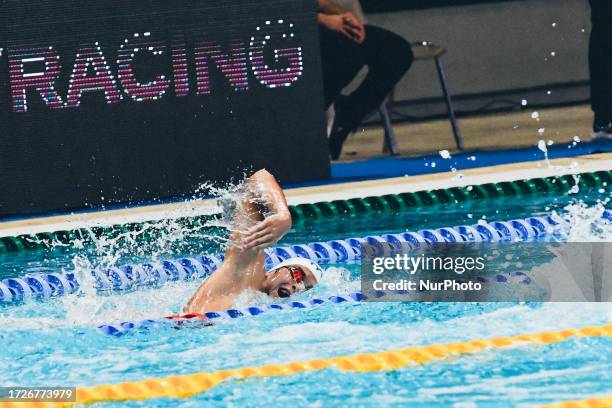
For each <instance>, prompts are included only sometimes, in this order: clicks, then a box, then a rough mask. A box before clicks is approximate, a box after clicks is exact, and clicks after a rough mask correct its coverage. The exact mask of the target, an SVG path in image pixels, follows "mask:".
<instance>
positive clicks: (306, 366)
mask: <svg viewBox="0 0 612 408" xmlns="http://www.w3.org/2000/svg"><path fill="white" fill-rule="evenodd" d="M591 336H599V337H612V324H607V325H605V326H599V327H584V328H579V329H569V330H560V331H555V332H550V331H549V332H542V333H536V334H523V335H519V336H513V337H496V338H492V339H481V340H471V341H465V342H456V343H447V344H433V345H429V346H413V347H408V348H404V349H396V350H387V351H382V352H376V353H364V354H356V355H349V356H340V357H331V358H321V359H314V360H310V361H294V362H289V363H279V364H269V365H264V366H253V367H242V368H232V369H225V370H219V371H214V372H209V373H208V372H200V373H194V374H186V375H174V376H169V377H164V378H150V379H146V380H142V381H130V382H123V383H118V384H108V385H99V386H95V387H88V388H77V398H76V399H77V400H76V403H79V404H92V403H96V402H112V401H135V400H146V399H153V398H188V397H191V396H193V395H196V394H199V393H202V392H204V391H207V390H209V389H210V388H212V387H214V386H215V385H217V384H219V383H221V382H224V381H227V380H243V379H247V378H253V377H258V378H266V377H279V376H288V375H293V374H296V373H300V372H313V371H319V370H323V369H332V368H335V369H338V370H340V371H343V372H358V373H364V372H373V371H383V370H397V369H399V368H403V367H406V366H414V365H421V364H427V363H431V362H435V361H440V360H442V359H448V358H450V357H458V356H461V355H465V354H474V353H477V352H481V351H484V350H491V349H500V348H506V347H510V346H516V345H521V344H532V345H538V344H553V343H559V342H562V341H564V340H566V339H568V338H571V337H591ZM72 404H73V403H64V404H58V403H35V404H31V405H29V404H27V403H9V404H8V405H4V406H6V407H21V408H23V407H34V406H36V407H65V406H71V405H72Z"/></svg>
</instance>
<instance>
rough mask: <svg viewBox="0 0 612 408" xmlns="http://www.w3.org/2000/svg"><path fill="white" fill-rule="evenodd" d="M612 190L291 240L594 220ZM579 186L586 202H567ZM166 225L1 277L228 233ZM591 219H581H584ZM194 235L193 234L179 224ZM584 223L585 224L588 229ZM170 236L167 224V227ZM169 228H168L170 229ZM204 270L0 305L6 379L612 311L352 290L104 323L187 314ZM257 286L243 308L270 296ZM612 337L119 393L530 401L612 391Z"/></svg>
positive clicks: (104, 379) (27, 261) (413, 337)
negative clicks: (360, 370) (110, 330)
mask: <svg viewBox="0 0 612 408" xmlns="http://www.w3.org/2000/svg"><path fill="white" fill-rule="evenodd" d="M608 196H609V191H605V192H603V193H602V192H597V193H593V192H582V193H579V194H578V195H575V196H572V197H568V196H562V197H552V196H547V197H530V198H527V199H525V200H524V201H522V202H520V203H517V202H516V201H515V200H508V199H505V200H495V201H482V202H474V203H472V204H470V205H471V206H467V205H456V206H447V207H437V208H435V207H425V208H422V209H419V210H416V211H414V212H410V213H401V214H392V215H387V216H382V215H379V216H375V217H368V218H364V219H353V220H351V221H350V222H349V221H347V220H335V221H332V222H330V221H326V222H325V223H316V222H313V223H309V224H300V225H296V226H295V228H294V230H293V231H292V232H291V233H290V234H289V235H288V236H287V237H286V239H285V240H284V241H285V242H295V243H298V242H299V243H302V242H310V241H314V240H319V239H334V238H346V237H349V236H365V235H369V234H380V233H384V232H399V231H404V230H406V229H409V230H416V229H419V228H423V227H426V226H427V227H437V226H448V225H460V224H465V223H475V222H476V221H477V220H478V219H480V218H482V217H483V216H486V217H487V219H488V220H495V219H499V220H504V219H509V218H516V217H525V216H529V215H534V214H543V213H548V212H550V211H553V210H557V211H559V212H562V211H563V212H568V211H569V213H570V215H571V216H572V217H574V218H576V219H578V220H580V222H577V223H576V225H578V226H584V225H587V226H588V224H589V223H592V222H593V223H594V222H596V218H597V216H596V215H595V213H596V212H597V211H596V210H597V208H596V201H597V200H598V199H599V200H600V201H601V200H605V199H607V198H608ZM577 199H582V200H583V201H585V203H586V204H585V206H584V207H577V206H574V207H571V208H569V209H564V207H565V206H566V205H567V204H569V203H571V202H575V201H576V200H577ZM170 224H171V223H167V224H164V225H163V226H162V227H160V228H162V230H163V229H164V228H165V230H164V231H165V232H167V233H172V234H177V235H176V237H177V238H176V239H174V236H172V237H170V239H165V238H164V239H161V240H158V241H155V242H152V243H150V244H144V243H143V242H141V241H139V239H138V238H137V237H136V238H134V239H125V240H123V241H121V239H120V240H118V241H117V240H116V241H112V242H111V241H108V240H107V241H105V240H104V239H102V240H101V241H98V242H96V244H95V245H92V246H89V247H85V248H55V249H53V250H46V251H31V252H23V253H20V254H17V255H15V254H12V255H11V254H9V255H3V258H2V277H6V276H16V275H22V274H24V273H31V272H41V271H52V272H56V271H57V269H58V268H65V269H72V268H88V267H90V266H92V265H97V264H100V263H106V264H107V263H118V264H122V263H124V262H128V261H132V260H139V259H147V258H148V257H151V256H161V257H168V256H177V257H178V256H179V255H185V254H192V253H199V252H198V251H200V252H201V251H212V252H214V251H218V250H219V242H220V241H222V238H223V234H222V233H221V234H220V235H219V234H213V235H212V236H211V235H210V234H209V232H208V230H200V231H195V232H194V231H184V230H182V229H180V228H178V227H177V228H178V229H173V226H172V225H170ZM578 229H580V228H578ZM181 234H182V235H181ZM585 234H586V235H585ZM589 234H593V233H592V229H590V228H586V229H584V230H580V231H575V234H574V235H572V234H570V236H571V237H573V238H572V239H576V240H585V239H587V238H590V239H593V240H605V241H610V240H611V239H612V235H610V231H609V230H604V231H603V232H601V231H599V232H598V233H597V234H596V235H589ZM162 235H163V234H162ZM166 238H168V237H166ZM358 271H359V266H358V265H355V264H336V265H333V267H329V268H328V270H327V271H326V275H325V279H324V281H323V283H322V284H321V285H319V286H317V287H315V288H314V289H313V290H312V291H310V292H308V293H305V294H302V295H300V298H302V299H308V298H309V297H325V296H330V295H332V294H344V293H350V292H355V291H358V290H359V280H358V275H359V274H358ZM198 285H199V282H175V283H170V284H166V285H165V286H163V287H161V288H154V289H153V288H150V289H141V290H138V291H135V292H131V293H125V294H113V295H101V294H96V293H95V290H93V289H92V288H87V287H85V288H84V293H81V294H79V295H71V296H67V297H62V298H56V299H51V300H47V301H44V302H42V301H28V302H26V303H24V304H20V305H4V306H0V326H1V327H2V330H1V331H0V347H1V351H0V378H2V383H3V385H21V386H23V385H31V386H43V385H56V386H93V385H98V384H104V383H117V382H123V381H138V380H143V379H146V378H151V377H163V376H168V375H176V374H189V373H194V372H211V371H215V370H219V369H223V368H235V367H243V366H250V365H264V364H271V363H285V362H290V361H296V360H308V359H314V358H325V357H333V356H340V355H352V354H356V353H361V352H376V351H383V350H387V349H397V348H404V347H409V346H415V345H428V344H432V343H448V342H453V341H465V340H472V339H480V338H490V337H498V336H512V335H518V334H523V333H535V332H541V331H546V330H561V329H567V328H578V327H583V326H591V325H592V326H596V325H602V324H607V323H610V322H612V305H610V304H607V303H601V304H595V303H591V304H589V303H533V304H515V303H353V304H346V303H343V304H325V305H321V306H320V307H315V308H312V309H307V310H299V309H298V310H290V311H283V312H278V313H269V314H263V315H260V316H257V317H248V318H247V317H245V318H240V319H235V320H227V321H216V322H215V325H214V326H211V327H197V325H187V327H183V328H181V329H177V328H176V327H175V326H173V325H168V324H165V325H164V324H162V325H157V326H155V327H153V328H151V329H149V330H136V331H134V332H131V333H129V334H127V335H124V336H119V337H115V336H106V335H102V334H100V333H99V332H98V331H97V329H96V325H97V324H100V323H116V322H120V321H124V320H139V319H146V318H157V317H160V316H164V315H169V314H176V313H177V312H179V311H180V309H181V306H182V305H183V304H184V302H185V301H186V299H187V298H188V297H189V296H190V294H191V293H192V292H193V291H194V290H195V288H196V287H197V286H198ZM270 302H271V301H270V299H267V298H265V297H264V296H263V295H258V294H246V295H244V296H242V297H241V299H240V300H239V302H238V303H239V304H238V305H237V306H238V307H244V306H247V305H254V304H267V303H270ZM610 373H612V339H610V338H575V339H570V340H568V341H564V342H561V343H557V344H551V345H546V346H534V345H529V346H520V347H515V348H511V349H506V350H491V351H486V352H483V353H479V354H477V355H473V356H464V357H461V358H456V359H452V360H445V361H439V362H434V363H430V364H426V365H423V366H417V367H408V368H404V369H400V370H396V371H392V372H374V373H366V374H357V373H344V372H340V371H337V370H335V369H328V370H323V371H320V372H313V373H302V374H298V375H293V376H288V377H279V378H266V379H249V380H245V381H238V382H227V383H225V384H221V385H219V386H217V387H214V388H213V389H211V390H209V391H207V392H205V393H202V394H200V395H197V396H194V397H192V398H189V399H185V400H177V399H160V400H155V401H144V402H130V403H122V404H108V405H109V406H115V405H116V406H119V405H121V406H185V407H200V406H203V405H205V404H206V405H213V406H215V405H217V406H227V405H235V406H241V407H242V406H261V405H264V404H266V405H269V406H281V405H283V406H284V405H287V404H293V405H296V406H333V405H340V404H342V405H344V404H351V405H356V406H379V405H381V404H397V405H404V406H421V407H431V406H449V407H450V406H454V407H472V406H483V407H488V406H496V407H499V406H532V405H535V404H540V403H546V402H555V401H560V400H565V399H584V398H589V397H593V396H601V395H610V394H612V381H611V378H610V377H611V374H610Z"/></svg>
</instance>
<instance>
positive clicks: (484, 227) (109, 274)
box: [0, 210, 612, 302]
mask: <svg viewBox="0 0 612 408" xmlns="http://www.w3.org/2000/svg"><path fill="white" fill-rule="evenodd" d="M602 218H604V219H606V220H608V221H612V211H610V210H605V211H604V214H603V217H602ZM556 224H557V222H556V221H554V220H553V219H552V217H551V216H549V215H547V216H542V217H529V218H525V219H514V220H509V221H495V222H491V223H486V222H482V223H479V224H474V225H461V226H456V227H444V228H437V229H424V230H420V231H418V232H402V233H398V234H384V235H369V236H366V237H362V238H347V239H337V240H332V241H322V242H313V243H309V244H299V245H289V246H282V247H276V248H270V249H268V250H266V251H265V254H266V267H267V268H268V269H269V268H272V267H273V266H274V265H276V264H278V263H280V262H282V261H283V260H284V259H287V258H289V257H293V256H301V257H304V258H308V259H311V260H313V261H315V262H318V263H328V264H332V263H336V262H346V261H353V260H358V259H360V257H361V249H360V245H361V243H362V242H365V243H376V242H389V243H408V244H410V245H412V246H414V247H417V246H420V245H427V244H431V243H439V242H499V241H527V240H530V239H534V238H539V237H545V236H547V237H550V236H554V233H555V230H554V226H555V225H556ZM222 262H223V257H222V255H212V256H208V255H206V256H199V257H192V258H180V259H176V260H162V261H156V262H147V263H143V264H129V265H124V266H119V267H112V268H105V269H94V270H92V271H91V274H92V275H93V276H94V279H95V282H96V287H97V289H98V290H100V291H109V290H129V289H134V288H137V287H143V286H145V287H146V286H156V285H161V284H163V283H165V282H167V281H185V280H194V279H202V278H204V277H206V276H208V275H210V274H211V273H212V272H213V271H215V270H216V269H217V268H218V267H219V265H221V263H222ZM78 288H79V282H78V280H77V278H76V276H75V274H74V273H65V274H61V273H52V274H40V275H26V276H23V277H19V278H11V279H4V280H2V281H0V301H3V302H14V301H21V300H24V299H26V298H31V297H34V298H49V297H54V296H62V295H65V294H70V293H74V292H76V291H77V290H78Z"/></svg>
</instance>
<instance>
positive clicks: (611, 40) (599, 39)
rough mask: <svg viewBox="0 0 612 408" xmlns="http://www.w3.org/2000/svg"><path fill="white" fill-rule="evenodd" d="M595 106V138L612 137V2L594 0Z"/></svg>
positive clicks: (592, 66)
mask: <svg viewBox="0 0 612 408" xmlns="http://www.w3.org/2000/svg"><path fill="white" fill-rule="evenodd" d="M590 3H591V22H592V29H591V39H590V43H589V70H590V73H591V108H592V109H593V113H594V114H595V119H594V121H593V138H594V139H597V138H606V139H612V3H611V2H610V0H590Z"/></svg>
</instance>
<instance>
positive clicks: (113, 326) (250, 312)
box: [97, 271, 532, 336]
mask: <svg viewBox="0 0 612 408" xmlns="http://www.w3.org/2000/svg"><path fill="white" fill-rule="evenodd" d="M476 280H477V281H479V282H482V283H485V282H489V283H494V284H504V285H505V284H516V285H529V284H531V282H532V280H531V278H530V277H529V276H528V275H527V274H526V273H524V272H520V271H515V272H501V273H497V274H494V275H490V276H479V277H477V278H476ZM389 293H390V294H393V292H389ZM387 294H388V293H387V292H383V291H374V292H373V293H372V294H371V295H370V296H368V295H365V294H363V293H361V292H355V293H349V294H346V295H333V296H328V297H327V298H324V299H321V298H311V299H307V300H303V301H296V300H294V301H289V302H286V303H274V304H270V305H257V306H248V307H245V308H240V309H238V308H233V309H228V310H223V311H214V312H205V313H203V314H199V313H193V314H188V315H179V316H169V317H164V318H161V319H145V320H139V321H124V322H121V323H108V324H101V325H99V326H97V329H98V331H99V332H100V333H102V334H107V335H113V336H121V335H124V334H126V333H128V332H131V331H134V330H139V329H146V330H151V329H153V328H155V327H156V325H158V324H160V323H167V322H168V320H169V319H170V320H192V321H193V320H195V321H198V320H203V319H207V321H212V320H219V319H237V318H240V317H253V316H258V315H260V314H264V313H270V312H281V311H287V310H296V309H300V310H301V309H311V308H313V307H318V306H320V305H323V304H339V303H348V304H350V303H361V302H365V301H367V300H368V299H369V298H370V297H372V298H376V299H377V300H381V301H382V300H383V299H382V298H383V297H385V296H386V295H387Z"/></svg>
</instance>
